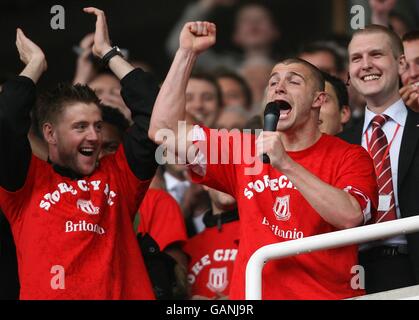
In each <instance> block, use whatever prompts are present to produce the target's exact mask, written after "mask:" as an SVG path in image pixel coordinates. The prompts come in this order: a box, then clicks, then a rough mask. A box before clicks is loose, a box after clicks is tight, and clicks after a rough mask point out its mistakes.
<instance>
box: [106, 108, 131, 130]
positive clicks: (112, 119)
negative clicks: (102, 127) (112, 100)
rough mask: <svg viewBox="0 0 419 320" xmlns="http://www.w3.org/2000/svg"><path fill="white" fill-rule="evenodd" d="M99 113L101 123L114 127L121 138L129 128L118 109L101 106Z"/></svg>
mask: <svg viewBox="0 0 419 320" xmlns="http://www.w3.org/2000/svg"><path fill="white" fill-rule="evenodd" d="M101 111H102V120H103V122H106V123H108V124H110V125H112V126H114V127H115V128H116V129H117V130H118V133H119V134H120V135H121V136H122V135H123V134H124V133H125V131H127V129H128V128H129V121H128V119H127V118H125V116H124V115H123V114H122V112H121V111H120V110H119V109H117V108H114V107H110V106H106V105H102V106H101Z"/></svg>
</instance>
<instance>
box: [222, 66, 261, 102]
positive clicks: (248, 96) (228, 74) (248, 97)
mask: <svg viewBox="0 0 419 320" xmlns="http://www.w3.org/2000/svg"><path fill="white" fill-rule="evenodd" d="M214 75H215V78H216V79H220V78H228V79H231V80H233V81H236V82H237V83H238V84H239V86H240V88H241V90H242V92H243V95H244V100H245V103H246V105H245V106H243V107H245V108H246V109H250V108H251V106H252V103H253V98H252V91H251V90H250V87H249V84H248V83H247V81H246V80H245V79H244V78H243V77H242V76H240V75H239V74H238V73H236V72H234V71H231V70H228V69H217V70H215V72H214Z"/></svg>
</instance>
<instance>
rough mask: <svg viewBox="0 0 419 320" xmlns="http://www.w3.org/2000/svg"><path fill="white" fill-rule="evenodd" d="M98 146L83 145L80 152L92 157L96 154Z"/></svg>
mask: <svg viewBox="0 0 419 320" xmlns="http://www.w3.org/2000/svg"><path fill="white" fill-rule="evenodd" d="M96 149H97V148H96V147H81V148H79V153H80V154H81V155H83V156H85V157H91V156H93V155H94V154H95V151H96Z"/></svg>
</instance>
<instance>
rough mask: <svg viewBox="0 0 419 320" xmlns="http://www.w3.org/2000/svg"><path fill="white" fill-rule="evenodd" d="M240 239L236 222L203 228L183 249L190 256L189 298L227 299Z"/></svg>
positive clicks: (237, 222)
mask: <svg viewBox="0 0 419 320" xmlns="http://www.w3.org/2000/svg"><path fill="white" fill-rule="evenodd" d="M238 239H239V221H238V220H237V221H232V222H228V223H224V224H223V225H222V227H221V230H218V228H217V227H211V228H206V229H205V230H204V231H202V232H201V233H199V234H197V235H196V236H194V237H192V238H191V239H189V240H188V242H187V243H186V244H185V246H184V247H183V250H184V251H185V253H186V254H188V256H189V257H190V260H189V265H188V282H189V284H190V286H191V294H192V295H200V296H204V297H208V298H210V299H211V298H217V297H219V296H220V295H224V296H228V295H229V290H230V283H231V276H232V273H233V267H234V261H235V260H236V256H237V251H238Z"/></svg>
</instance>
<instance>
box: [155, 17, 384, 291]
mask: <svg viewBox="0 0 419 320" xmlns="http://www.w3.org/2000/svg"><path fill="white" fill-rule="evenodd" d="M214 43H215V25H214V24H212V23H208V22H191V23H187V24H186V25H185V26H184V28H183V30H182V32H181V35H180V47H179V50H178V52H177V54H176V56H175V58H174V61H173V64H172V66H171V68H170V71H169V73H168V75H167V77H166V80H165V82H164V83H163V85H162V88H161V90H160V92H159V96H158V97H157V100H156V104H155V106H154V109H153V115H152V119H151V122H150V130H149V136H150V137H151V138H152V139H154V140H155V141H156V142H157V143H160V144H161V143H163V142H164V141H163V140H164V139H162V138H164V137H163V136H164V134H162V133H163V132H162V131H160V130H161V129H165V130H166V131H165V132H166V133H167V132H168V131H167V129H170V130H173V131H174V134H175V135H174V136H175V137H176V139H175V140H177V142H179V143H178V144H174V143H171V142H172V141H173V133H171V135H170V137H168V138H169V139H165V141H166V142H165V146H166V147H167V148H169V149H170V150H171V151H172V152H176V153H177V155H178V156H179V157H180V158H182V159H184V160H185V159H186V160H187V161H188V162H189V163H191V166H190V167H191V174H192V176H193V179H194V181H196V182H200V183H204V184H207V185H208V186H210V187H212V188H215V189H217V190H220V191H223V192H226V193H229V194H230V195H232V196H234V197H235V198H236V200H237V203H238V209H239V214H240V245H239V252H238V256H237V258H236V265H235V268H234V274H233V279H232V283H231V288H230V298H231V299H243V298H244V293H245V292H244V291H245V290H244V289H245V282H244V281H245V269H246V265H247V262H248V260H249V258H250V257H251V255H252V254H253V253H254V252H255V251H256V250H257V249H259V248H260V247H262V246H265V245H268V244H272V243H278V242H283V241H288V240H292V239H299V238H302V237H309V236H312V235H316V234H321V233H327V232H331V231H336V230H339V229H346V228H352V227H356V226H359V225H361V224H363V223H365V222H366V221H368V220H369V219H370V217H371V210H372V209H374V208H375V207H376V204H377V187H376V182H375V177H374V169H373V164H372V161H371V159H370V157H369V155H368V154H367V153H366V152H365V150H363V149H362V148H360V147H358V146H354V145H350V144H347V143H345V142H343V141H342V140H340V139H338V138H335V137H332V136H328V135H325V134H321V133H320V131H319V127H318V119H319V110H320V107H321V105H322V104H323V102H324V100H325V92H324V79H323V77H322V75H321V73H320V71H319V70H318V69H317V68H316V67H314V66H313V65H311V64H309V63H308V62H305V61H303V60H299V59H288V60H285V61H282V62H280V63H278V64H277V65H275V67H274V68H273V70H272V73H271V76H270V79H269V83H268V89H267V97H266V98H267V102H274V101H284V102H286V103H287V104H288V105H289V108H288V109H287V110H281V111H280V115H279V121H278V124H277V127H276V131H274V132H266V131H265V132H263V133H261V134H260V136H259V137H258V139H257V140H256V138H255V137H254V136H253V135H250V134H242V133H238V132H236V133H230V134H229V133H227V132H226V131H224V132H222V131H220V132H217V131H216V130H211V129H208V128H205V127H199V126H195V127H194V126H192V125H191V124H186V126H185V124H179V123H178V121H180V120H183V119H184V114H185V87H186V83H187V79H188V77H189V74H190V72H191V70H192V67H193V64H194V62H195V60H196V58H197V56H198V55H199V54H200V53H201V52H203V51H205V50H206V49H208V48H209V47H210V46H212V45H213V44H214ZM182 126H183V127H182ZM182 133H186V134H187V136H184V135H182ZM156 135H157V136H156ZM262 154H267V155H268V156H269V158H270V164H262V162H261V161H260V160H259V157H260V156H261V155H262ZM357 263H358V261H357V248H356V246H348V247H344V248H338V249H333V250H324V251H319V252H314V253H312V254H304V255H299V256H293V257H289V258H286V259H281V260H276V261H271V262H269V263H267V265H266V266H265V268H264V270H263V275H262V279H263V283H262V288H263V292H262V297H263V298H264V299H342V298H347V297H351V296H356V295H360V294H363V291H362V290H355V288H351V285H350V284H351V277H352V274H351V269H352V267H353V266H354V265H357Z"/></svg>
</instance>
